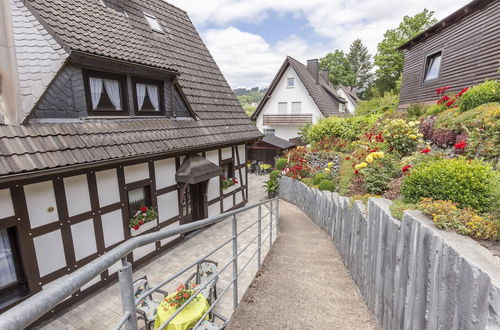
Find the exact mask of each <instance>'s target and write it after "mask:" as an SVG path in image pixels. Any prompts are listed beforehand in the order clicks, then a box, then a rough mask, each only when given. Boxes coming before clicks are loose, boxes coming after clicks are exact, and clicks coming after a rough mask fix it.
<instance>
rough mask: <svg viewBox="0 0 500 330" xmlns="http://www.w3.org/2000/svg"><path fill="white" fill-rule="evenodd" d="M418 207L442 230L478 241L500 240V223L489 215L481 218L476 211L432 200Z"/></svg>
mask: <svg viewBox="0 0 500 330" xmlns="http://www.w3.org/2000/svg"><path fill="white" fill-rule="evenodd" d="M417 207H418V209H420V210H421V211H422V212H424V213H425V214H427V215H429V216H431V217H432V219H433V220H434V223H435V224H436V226H437V227H438V228H440V229H452V230H456V231H457V232H459V233H460V234H464V235H469V236H471V237H474V238H477V239H484V240H496V241H498V240H500V222H499V220H498V219H497V220H494V219H493V218H492V217H491V216H489V215H483V216H481V215H479V214H477V213H476V212H475V211H474V210H471V209H468V208H466V209H460V208H458V204H457V203H454V202H451V201H443V200H433V199H431V198H422V200H421V201H420V202H419V203H418V205H417Z"/></svg>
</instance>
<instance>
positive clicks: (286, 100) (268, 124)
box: [252, 56, 346, 140]
mask: <svg viewBox="0 0 500 330" xmlns="http://www.w3.org/2000/svg"><path fill="white" fill-rule="evenodd" d="M345 103H346V100H344V99H343V98H342V97H341V96H339V95H338V93H337V92H336V91H335V89H334V88H333V87H332V86H331V85H330V81H329V79H328V71H322V72H320V71H319V65H318V60H317V59H315V60H308V61H307V66H306V65H304V64H302V63H300V62H299V61H297V60H295V59H294V58H292V57H290V56H287V58H286V59H285V61H284V62H283V64H282V65H281V68H280V69H279V71H278V73H277V74H276V76H275V77H274V79H273V81H272V83H271V85H270V87H269V89H268V91H267V93H266V95H265V96H264V98H263V99H262V101H261V102H260V104H259V106H258V107H257V110H256V111H255V113H254V114H253V116H252V120H254V121H256V124H257V128H258V129H259V130H260V131H261V132H262V133H271V134H274V135H275V136H277V137H280V138H282V139H285V140H290V139H293V138H296V137H298V136H299V135H298V132H299V130H300V128H301V127H302V126H304V125H305V124H315V123H317V122H318V121H319V120H320V119H321V118H325V117H330V116H342V115H344V114H345V113H346V112H345V106H344V105H345Z"/></svg>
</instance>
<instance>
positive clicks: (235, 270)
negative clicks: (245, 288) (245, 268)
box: [233, 214, 238, 310]
mask: <svg viewBox="0 0 500 330" xmlns="http://www.w3.org/2000/svg"><path fill="white" fill-rule="evenodd" d="M237 307H238V224H237V222H236V214H235V215H233V310H236V308H237Z"/></svg>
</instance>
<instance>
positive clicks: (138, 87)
mask: <svg viewBox="0 0 500 330" xmlns="http://www.w3.org/2000/svg"><path fill="white" fill-rule="evenodd" d="M133 89H134V104H135V114H136V115H149V116H154V115H162V114H164V113H165V111H164V105H163V83H162V82H161V81H156V80H149V79H139V78H134V79H133Z"/></svg>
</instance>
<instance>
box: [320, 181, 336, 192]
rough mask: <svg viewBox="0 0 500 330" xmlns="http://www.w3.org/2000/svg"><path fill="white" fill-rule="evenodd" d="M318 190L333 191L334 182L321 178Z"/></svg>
mask: <svg viewBox="0 0 500 330" xmlns="http://www.w3.org/2000/svg"><path fill="white" fill-rule="evenodd" d="M318 189H319V190H327V191H334V190H335V183H334V182H333V181H332V180H323V181H321V182H320V183H319V185H318Z"/></svg>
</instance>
